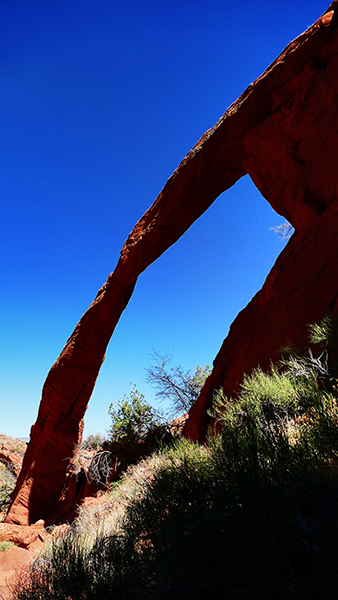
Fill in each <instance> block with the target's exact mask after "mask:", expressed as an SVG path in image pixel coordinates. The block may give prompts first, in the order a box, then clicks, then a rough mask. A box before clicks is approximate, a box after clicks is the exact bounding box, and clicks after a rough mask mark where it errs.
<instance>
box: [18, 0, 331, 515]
mask: <svg viewBox="0 0 338 600" xmlns="http://www.w3.org/2000/svg"><path fill="white" fill-rule="evenodd" d="M337 27H338V0H336V1H335V2H333V3H332V5H331V6H330V7H329V9H328V11H326V13H325V14H324V15H323V16H322V17H321V18H320V19H319V20H318V21H317V22H316V23H315V24H314V25H313V26H312V27H311V28H310V29H308V30H307V31H306V32H305V33H304V34H302V35H301V36H299V37H298V38H297V39H296V40H294V41H293V42H292V43H291V44H289V46H288V47H287V48H286V49H285V50H284V51H283V53H282V54H281V55H280V56H279V57H278V58H277V59H276V60H275V62H274V63H273V64H272V65H271V66H270V67H269V68H268V69H267V70H266V71H265V72H264V73H263V75H262V76H261V77H260V78H259V79H257V80H256V81H255V82H254V83H253V84H251V85H250V86H249V87H248V89H247V90H246V91H245V92H244V93H243V95H242V96H241V97H240V98H239V99H238V100H237V101H236V102H235V103H234V104H233V105H232V106H231V107H230V108H229V109H228V111H227V112H226V113H225V114H224V115H223V117H222V118H221V119H220V120H219V122H218V123H217V124H216V125H215V126H214V127H213V128H212V129H211V130H209V131H208V132H206V133H205V134H204V136H203V137H202V138H201V140H200V141H199V142H198V143H197V144H196V146H195V147H194V148H193V149H192V150H191V152H190V153H189V154H188V155H187V156H186V158H185V159H184V160H183V161H182V163H181V164H180V165H179V167H178V168H177V170H176V171H175V172H174V174H173V175H172V176H171V177H170V179H169V180H168V182H167V183H166V185H165V187H164V188H163V190H162V191H161V193H160V194H159V196H158V198H157V199H156V200H155V202H154V204H153V205H152V206H151V207H150V208H149V210H148V211H147V212H146V213H145V215H144V216H143V217H142V218H141V219H140V221H139V222H138V223H137V224H136V226H135V227H134V229H133V231H132V233H131V234H130V236H129V238H128V239H127V241H126V243H125V245H124V246H123V248H122V251H121V257H120V259H119V261H118V264H117V266H116V269H115V271H114V272H113V273H112V274H111V275H110V276H109V278H108V280H107V282H106V284H105V285H104V286H103V287H102V288H101V290H100V291H99V292H98V294H97V297H96V299H95V300H94V302H93V303H92V305H91V306H90V307H89V309H88V310H87V312H86V313H85V314H84V315H83V317H82V318H81V320H80V322H79V323H78V325H77V327H76V328H75V331H74V332H73V334H72V335H71V337H70V338H69V340H68V342H67V344H66V346H65V348H64V349H63V351H62V353H61V355H60V357H59V358H58V360H57V361H56V363H55V364H54V365H53V367H52V369H51V371H50V372H49V374H48V377H47V379H46V382H45V385H44V388H43V393H42V400H41V404H40V408H39V413H38V417H37V421H36V423H35V425H34V426H33V427H32V430H31V439H30V443H29V445H28V449H27V452H26V455H25V459H24V463H23V467H22V471H21V473H20V476H19V478H18V483H17V487H16V491H15V494H14V498H13V502H12V506H11V509H10V511H9V514H8V516H7V521H8V522H13V523H21V524H29V523H32V522H35V521H36V520H37V519H40V518H43V519H45V520H46V521H47V522H48V516H49V515H50V514H51V512H52V509H53V507H54V506H55V505H56V503H57V501H58V500H59V498H60V497H61V495H62V491H63V488H64V484H65V477H66V468H67V464H68V463H69V461H70V460H71V457H72V456H73V452H74V444H75V445H76V443H78V442H79V441H80V439H81V435H82V419H83V415H84V413H85V410H86V407H87V404H88V401H89V398H90V395H91V393H92V390H93V387H94V385H95V381H96V378H97V375H98V373H99V370H100V367H101V364H102V362H103V360H104V355H105V350H106V347H107V344H108V342H109V340H110V337H111V335H112V333H113V331H114V328H115V326H116V323H117V322H118V320H119V317H120V315H121V313H122V312H123V310H124V308H125V307H126V305H127V303H128V301H129V298H130V296H131V294H132V292H133V289H134V286H135V283H136V280H137V278H138V276H139V275H140V273H142V271H144V270H145V269H146V268H147V266H148V265H149V264H151V263H152V262H153V261H154V260H156V259H157V258H158V257H159V256H160V255H161V254H162V253H163V252H164V251H165V250H166V249H167V248H168V247H169V246H171V245H172V244H173V243H175V241H177V240H178V239H179V237H180V236H181V235H182V234H183V233H184V232H185V231H186V230H187V229H188V228H189V227H190V225H191V224H192V223H193V222H194V221H195V220H196V219H197V218H198V217H199V216H200V215H202V214H203V212H205V210H206V209H207V208H208V207H209V206H210V205H211V204H212V202H213V201H214V200H215V199H216V198H217V196H218V195H219V194H221V193H222V192H223V191H224V190H226V189H228V188H229V187H231V186H232V185H233V184H234V183H235V182H236V181H237V180H238V179H239V178H240V177H242V176H243V175H245V174H246V173H249V175H250V176H251V177H252V179H253V181H254V183H255V184H256V185H257V187H258V188H259V189H260V191H261V192H262V194H263V195H264V197H265V198H266V199H267V200H268V201H269V202H270V203H271V205H272V206H273V208H275V210H277V212H279V213H280V214H282V215H284V216H285V217H286V218H287V219H288V220H289V221H290V222H291V223H292V224H293V225H294V226H295V228H296V233H295V234H294V236H293V237H292V239H291V240H290V242H289V244H288V246H287V247H286V248H285V250H284V252H283V253H282V254H281V256H280V257H279V259H278V260H277V262H276V265H275V266H274V268H273V269H272V271H271V273H270V275H269V276H268V278H267V281H266V283H265V285H264V287H263V289H262V290H261V292H259V293H258V294H257V295H256V296H255V298H254V299H253V300H252V301H251V303H250V304H249V305H248V307H247V308H246V309H245V310H244V311H242V313H240V315H239V316H238V318H237V319H236V321H235V322H234V324H233V326H232V328H231V330H230V334H229V336H228V338H227V339H226V340H225V341H224V343H223V346H222V348H221V351H220V353H219V354H218V356H217V358H216V360H215V364H214V370H213V373H212V375H211V376H210V377H209V379H208V380H207V382H206V385H205V387H204V390H203V391H202V394H201V396H200V399H199V400H198V401H197V403H196V404H195V406H194V407H193V409H192V410H191V413H190V418H189V420H188V422H187V425H186V428H185V432H186V435H188V436H190V437H192V438H194V439H200V440H201V439H203V438H204V435H205V431H206V426H207V415H206V409H207V407H208V406H209V405H210V402H211V392H212V389H213V388H215V387H216V388H217V387H221V386H223V387H224V388H225V390H226V391H229V392H231V391H232V389H233V388H235V387H236V386H237V385H238V383H239V382H240V381H241V379H242V375H243V371H244V372H245V371H246V372H250V371H251V369H252V367H254V366H256V365H257V364H258V363H259V364H261V366H262V367H264V366H266V362H267V361H268V359H269V358H270V357H272V358H273V357H275V356H276V353H278V349H279V348H280V346H281V345H282V344H283V343H284V342H285V341H287V340H288V339H289V340H290V341H292V342H294V343H301V342H302V341H303V338H304V336H305V331H306V323H308V322H309V321H315V320H318V318H319V317H321V316H322V315H323V314H324V313H327V312H332V311H334V310H336V295H337V294H336V288H337V289H338V283H335V272H336V270H335V267H336V260H337V259H336V256H337V243H338V242H337V236H336V235H335V231H337V228H335V229H334V227H335V220H336V218H337V217H336V214H337V213H336V202H337V201H336V191H337V190H336V187H337V183H336V175H335V174H336V173H337V169H336V160H337V158H336V157H337V153H336V150H335V143H336V139H337V135H336V128H337V127H338V112H337V85H336V81H338V65H337V51H338V43H337Z"/></svg>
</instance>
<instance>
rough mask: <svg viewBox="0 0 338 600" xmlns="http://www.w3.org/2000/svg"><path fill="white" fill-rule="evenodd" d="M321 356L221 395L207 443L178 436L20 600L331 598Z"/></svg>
mask: <svg viewBox="0 0 338 600" xmlns="http://www.w3.org/2000/svg"><path fill="white" fill-rule="evenodd" d="M312 357H313V355H312ZM316 360H317V359H314V360H312V362H311V356H310V364H309V362H308V357H307V356H306V357H305V359H304V362H303V363H302V358H301V357H299V356H298V357H297V362H296V363H295V361H294V357H293V358H290V357H286V358H285V359H284V361H283V364H281V365H280V366H278V367H277V366H272V367H271V370H270V372H269V373H263V372H262V371H261V370H260V369H258V370H256V371H254V372H253V374H252V376H251V377H246V378H245V379H244V381H243V384H242V387H241V391H240V393H239V395H238V397H237V398H236V399H235V400H231V399H229V398H225V397H224V396H223V395H222V394H221V393H217V394H216V395H215V403H214V417H215V418H216V419H217V420H218V426H219V431H218V433H217V434H214V435H212V434H211V433H210V438H209V440H208V446H207V447H206V446H200V445H197V444H194V443H192V442H190V441H187V440H184V439H181V440H178V441H177V442H175V443H174V444H173V445H171V446H169V447H168V446H167V447H165V448H163V449H162V451H161V452H159V453H156V454H153V455H152V456H151V457H150V458H149V459H147V460H145V461H143V463H142V471H141V472H138V469H139V465H137V466H135V467H134V470H133V472H129V474H126V475H125V476H124V478H123V479H122V481H121V482H120V483H119V484H117V485H115V487H114V490H113V492H112V495H111V498H110V500H109V503H110V504H109V503H108V504H109V508H108V506H107V507H106V509H105V512H104V509H102V510H103V515H101V516H100V515H99V514H94V513H88V512H86V513H83V514H80V517H79V519H78V520H77V521H76V522H75V523H74V524H73V526H72V528H71V530H70V532H69V533H68V534H67V535H66V537H64V538H62V539H59V540H57V541H56V542H54V545H53V546H52V547H51V549H50V550H49V552H48V553H46V554H45V556H44V557H43V558H41V559H40V560H39V561H37V562H35V563H34V565H33V566H32V569H31V575H30V579H29V580H28V581H26V583H24V584H22V585H21V587H19V588H17V591H16V598H17V599H18V600H23V599H24V598H25V599H26V600H28V599H29V600H33V598H39V599H41V600H43V599H44V598H60V599H61V598H63V599H66V598H67V599H68V598H72V600H78V599H79V600H80V599H81V600H85V599H86V600H91V599H93V600H94V599H98V598H110V597H111V598H120V599H122V600H123V599H124V598H125V599H127V598H128V599H129V598H131V597H133V596H136V597H137V598H139V599H140V600H142V599H144V600H148V599H149V600H162V599H168V600H169V599H170V600H171V599H172V600H174V599H175V600H176V599H177V600H178V599H182V600H183V598H184V599H191V600H199V599H201V600H202V599H204V598H210V599H212V600H213V599H215V600H216V599H222V600H227V599H231V600H244V599H245V600H251V599H260V600H270V599H271V598H273V599H277V600H278V599H284V598H285V599H287V598H292V599H294V600H305V599H306V600H308V599H310V600H317V599H318V598H321V599H322V598H323V599H327V600H331V599H332V598H335V597H336V589H337V584H338V572H337V568H336V565H337V560H338V550H337V549H338V522H337V517H336V515H337V514H338V479H337V452H338V432H337V429H338V427H337V423H338V410H337V400H336V397H335V396H334V394H333V391H328V389H327V381H328V380H329V378H330V375H329V373H330V369H329V367H328V369H327V372H328V375H327V376H326V375H325V376H324V378H321V369H320V365H319V363H318V362H316ZM321 361H322V359H321ZM331 389H334V388H333V386H331ZM147 465H149V468H147ZM150 465H152V466H150ZM137 472H138V473H139V474H138V476H136V475H135V474H136V473H137Z"/></svg>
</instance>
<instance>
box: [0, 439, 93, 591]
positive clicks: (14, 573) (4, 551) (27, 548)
mask: <svg viewBox="0 0 338 600" xmlns="http://www.w3.org/2000/svg"><path fill="white" fill-rule="evenodd" d="M26 447H27V443H26V442H25V441H23V440H20V439H17V438H11V437H8V436H6V435H5V434H0V600H11V598H12V590H13V587H14V585H15V582H16V581H17V579H18V577H19V576H20V575H21V574H22V573H23V571H24V570H25V569H26V570H27V569H28V567H29V565H30V563H31V562H32V561H33V560H34V558H36V556H37V555H38V554H39V552H41V551H42V550H43V549H44V547H45V545H46V544H47V543H49V542H51V541H52V539H53V538H54V537H55V536H56V535H59V534H60V532H64V531H65V529H68V528H69V525H60V526H58V527H51V528H48V529H46V528H45V523H44V521H42V520H40V521H38V522H37V523H35V524H33V525H30V526H25V527H23V526H20V525H11V524H7V523H4V520H5V518H6V512H7V508H8V501H7V500H8V496H9V494H10V493H11V491H12V490H13V489H14V487H15V482H16V478H17V476H18V474H19V472H20V469H21V464H22V460H23V456H24V453H25V451H26ZM92 454H93V452H90V451H84V453H83V456H81V457H80V458H79V467H85V466H86V465H87V463H89V462H90V460H91V458H92ZM88 500H89V499H88ZM90 500H91V502H95V499H94V498H91V499H90Z"/></svg>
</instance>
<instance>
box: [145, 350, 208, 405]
mask: <svg viewBox="0 0 338 600" xmlns="http://www.w3.org/2000/svg"><path fill="white" fill-rule="evenodd" d="M153 354H154V363H153V365H152V366H151V367H149V368H148V369H146V372H147V376H146V382H147V383H149V384H150V385H151V386H152V387H154V388H155V390H156V392H155V395H156V397H157V398H158V399H159V400H160V401H161V402H162V401H164V400H166V401H169V402H170V404H171V405H172V407H173V414H174V415H176V414H182V413H185V412H188V411H189V410H190V408H191V407H192V405H193V404H194V403H195V402H196V400H197V398H198V396H199V394H200V391H201V389H202V387H203V385H204V382H205V380H206V378H207V377H208V376H209V375H210V373H211V369H210V367H209V366H208V365H206V366H205V367H201V366H200V365H198V366H197V368H196V370H195V372H194V373H193V374H191V371H184V370H183V369H182V367H181V365H179V366H178V367H170V368H168V365H169V363H171V361H172V355H171V354H161V353H160V352H156V351H155V350H153Z"/></svg>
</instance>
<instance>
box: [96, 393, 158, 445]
mask: <svg viewBox="0 0 338 600" xmlns="http://www.w3.org/2000/svg"><path fill="white" fill-rule="evenodd" d="M108 412H109V415H110V417H111V420H112V423H111V426H110V429H109V433H108V438H109V441H110V442H121V441H122V442H123V441H126V440H127V441H131V440H138V439H142V438H144V437H146V436H147V435H148V434H149V433H150V432H151V431H152V430H154V429H156V428H158V427H160V426H162V425H165V424H166V419H165V417H163V415H162V414H161V413H160V412H159V411H157V410H155V409H154V408H153V407H152V406H151V405H150V404H148V403H147V402H146V401H145V399H144V395H143V394H141V393H140V392H139V391H138V390H137V389H136V386H135V385H134V386H131V390H130V393H129V396H127V395H126V394H125V395H124V396H123V398H122V400H119V401H118V402H117V407H115V406H114V404H111V405H110V407H109V411H108Z"/></svg>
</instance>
